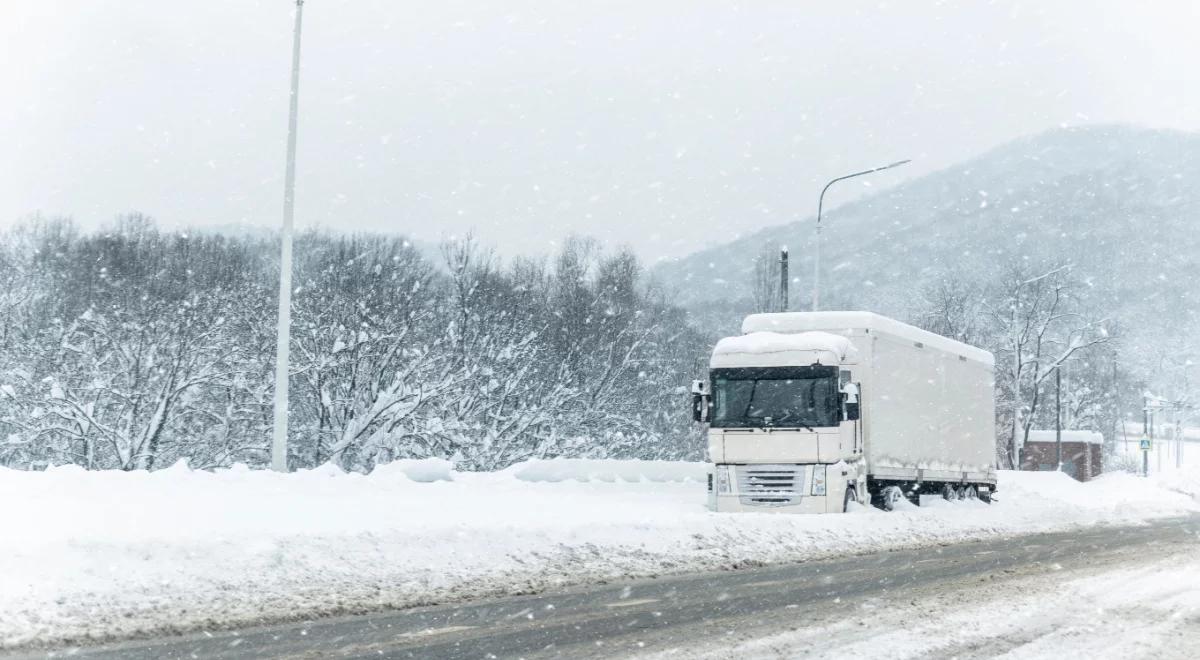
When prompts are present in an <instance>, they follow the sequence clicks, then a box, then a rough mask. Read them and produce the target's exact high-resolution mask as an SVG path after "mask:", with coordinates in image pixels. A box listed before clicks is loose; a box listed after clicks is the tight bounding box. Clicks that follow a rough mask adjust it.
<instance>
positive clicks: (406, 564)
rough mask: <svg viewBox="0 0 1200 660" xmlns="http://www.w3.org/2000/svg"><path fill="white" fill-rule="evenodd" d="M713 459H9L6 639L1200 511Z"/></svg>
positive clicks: (147, 628)
mask: <svg viewBox="0 0 1200 660" xmlns="http://www.w3.org/2000/svg"><path fill="white" fill-rule="evenodd" d="M703 475H704V466H703V465H702V464H698V463H662V462H638V461H548V462H537V463H532V464H522V465H519V466H516V467H514V468H510V469H509V470H506V471H503V472H499V473H491V474H470V473H455V472H451V471H450V470H449V467H448V465H446V464H444V463H440V462H436V461H427V462H402V463H396V464H392V465H390V466H385V467H382V468H380V469H378V470H376V472H375V473H374V474H372V475H370V476H362V475H356V474H343V473H341V472H340V471H337V470H335V469H332V468H323V469H318V470H312V471H306V472H299V473H295V474H290V475H280V474H275V473H271V472H258V471H254V472H252V471H249V470H245V469H231V470H224V471H220V472H216V473H207V472H194V471H191V470H188V469H187V468H186V467H184V466H182V465H181V466H176V467H174V468H171V469H167V470H162V471H159V472H154V473H124V472H90V473H89V472H85V471H83V470H81V469H78V468H69V467H68V468H58V469H53V470H50V471H49V472H45V473H27V472H18V471H13V470H5V469H0V501H3V502H4V503H5V505H6V506H5V513H4V530H5V533H4V535H3V536H2V537H0V646H17V645H24V644H37V643H53V642H63V641H76V640H86V639H108V638H114V637H122V636H130V635H140V634H152V633H164V632H175V631H183V630H194V629H205V628H217V627H231V626H236V625H248V624H252V623H258V622H264V621H270V620H286V619H295V618H301V617H309V616H318V615H323V614H338V613H348V612H361V611H368V610H372V609H379V608H385V607H402V606H413V605H421V604H431V603H437V602H447V601H452V600H457V599H465V598H472V597H480V596H490V595H499V594H511V593H524V592H530V591H536V590H541V589H545V588H548V587H554V586H562V585H567V584H578V583H586V582H593V581H602V580H610V579H617V578H625V577H638V576H643V577H644V576H653V575H660V574H664V573H677V572H686V571H698V570H707V569H724V568H731V567H738V566H748V565H756V564H763V563H775V562H786V561H795V560H803V559H812V558H817V557H824V556H830V555H835V554H848V553H859V552H868V551H873V550H879V549H885V548H893V547H914V546H922V545H930V544H938V543H947V542H954V541H961V540H968V539H977V538H986V537H990V536H994V535H1014V534H1023V533H1031V532H1038V531H1049V530H1058V529H1066V528H1070V527H1073V526H1087V525H1096V524H1129V523H1136V522H1138V521H1142V520H1146V519H1149V518H1156V517H1163V516H1173V515H1180V514H1185V513H1189V512H1194V511H1200V505H1198V504H1197V502H1196V501H1195V500H1194V499H1193V498H1191V497H1189V496H1187V495H1185V494H1183V493H1181V492H1179V490H1178V489H1177V488H1176V489H1167V488H1164V487H1162V486H1160V485H1159V484H1158V483H1157V482H1156V481H1154V480H1149V481H1148V480H1144V479H1139V478H1137V477H1133V476H1130V475H1124V474H1114V475H1108V476H1105V477H1102V478H1100V479H1098V480H1096V481H1094V482H1092V483H1089V484H1077V483H1076V482H1074V481H1071V480H1070V479H1069V478H1067V477H1065V476H1063V475H1059V474H1048V473H1010V472H1005V473H1001V486H1000V487H1001V491H1000V492H1001V501H1000V502H999V503H997V504H994V505H991V506H988V505H985V504H982V503H979V502H955V503H949V502H937V503H936V504H935V505H933V506H928V507H921V508H917V507H911V506H908V507H904V508H903V509H902V510H899V511H896V512H893V513H890V514H889V513H883V512H879V511H875V510H873V509H867V508H861V509H859V510H858V511H856V512H855V513H854V514H852V515H845V516H841V515H826V516H781V515H771V514H736V515H731V514H713V513H709V512H708V511H706V510H705V509H704V499H705V497H704V483H703Z"/></svg>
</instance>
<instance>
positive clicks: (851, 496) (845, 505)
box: [842, 486, 858, 513]
mask: <svg viewBox="0 0 1200 660" xmlns="http://www.w3.org/2000/svg"><path fill="white" fill-rule="evenodd" d="M851 502H858V491H856V490H854V489H853V488H851V487H850V486H846V496H845V497H843V498H842V513H847V512H849V511H850V503H851Z"/></svg>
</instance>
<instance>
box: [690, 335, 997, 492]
mask: <svg viewBox="0 0 1200 660" xmlns="http://www.w3.org/2000/svg"><path fill="white" fill-rule="evenodd" d="M742 333H743V334H742V335H740V336H736V337H726V338H724V339H722V340H720V341H719V342H717V345H716V347H715V348H714V349H713V353H712V358H711V361H710V364H709V367H710V368H709V377H708V379H707V380H697V381H695V382H694V383H693V384H692V413H693V417H694V418H695V419H696V420H697V421H699V422H703V423H706V424H707V426H708V433H707V435H708V455H709V460H710V461H711V463H712V467H711V469H710V473H709V479H708V503H709V508H710V509H712V510H714V511H732V512H736V511H769V512H794V513H833V512H843V511H846V510H847V509H848V508H849V507H851V506H852V503H855V502H864V503H865V502H868V501H869V502H870V503H872V504H874V505H875V506H878V507H880V508H883V509H885V510H889V511H890V510H891V509H892V508H893V507H894V506H895V504H896V503H897V502H899V501H900V500H901V498H907V499H908V500H910V501H912V502H914V503H919V500H920V497H921V496H922V495H926V496H928V495H940V496H942V497H944V498H946V499H960V498H963V499H974V498H979V499H982V500H984V501H988V502H990V501H991V498H992V495H993V493H995V490H996V470H995V403H994V400H993V383H994V377H993V368H994V359H993V357H992V354H991V353H989V352H987V351H984V350H982V349H979V348H976V347H974V346H969V345H967V344H964V343H962V342H958V341H954V340H952V339H948V338H946V337H942V336H939V335H936V334H933V333H931V332H927V331H925V330H921V329H919V328H915V327H913V326H910V325H906V324H904V323H901V322H899V321H896V320H893V319H890V318H887V317H884V316H880V315H878V314H872V313H869V312H787V313H773V314H753V315H751V316H748V317H746V319H745V321H744V322H743V323H742Z"/></svg>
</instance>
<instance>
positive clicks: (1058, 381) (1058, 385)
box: [1054, 365, 1090, 472]
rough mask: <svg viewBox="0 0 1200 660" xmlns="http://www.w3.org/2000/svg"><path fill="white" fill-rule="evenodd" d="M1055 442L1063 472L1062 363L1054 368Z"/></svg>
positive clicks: (1060, 468)
mask: <svg viewBox="0 0 1200 660" xmlns="http://www.w3.org/2000/svg"><path fill="white" fill-rule="evenodd" d="M1054 444H1055V445H1056V447H1057V449H1058V471H1059V472H1062V468H1063V462H1062V365H1059V366H1057V367H1055V368H1054ZM1089 460H1090V457H1089Z"/></svg>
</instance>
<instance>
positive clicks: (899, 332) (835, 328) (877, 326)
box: [742, 312, 995, 366]
mask: <svg viewBox="0 0 1200 660" xmlns="http://www.w3.org/2000/svg"><path fill="white" fill-rule="evenodd" d="M858 329H863V330H870V331H871V332H872V333H879V334H888V335H892V336H894V337H898V338H900V339H904V340H908V341H913V342H921V343H922V344H925V345H926V346H929V347H931V348H936V349H938V350H942V351H946V352H947V353H953V354H955V355H961V356H963V357H965V358H967V359H969V360H975V361H977V362H983V363H984V364H987V365H988V366H993V365H994V364H995V359H994V358H993V357H992V354H991V353H989V352H987V351H985V350H983V349H982V348H977V347H975V346H971V345H970V344H964V343H962V342H960V341H955V340H953V339H950V338H949V337H943V336H941V335H935V334H933V333H932V332H929V331H927V330H922V329H920V328H916V327H913V326H911V325H908V324H907V323H901V322H900V321H897V320H895V319H890V318H888V317H886V316H880V315H879V314H875V313H872V312H776V313H767V314H751V315H750V316H747V317H746V320H745V321H742V332H743V333H745V334H750V333H753V332H779V333H797V332H806V331H810V330H823V331H826V332H846V331H848V330H858Z"/></svg>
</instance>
